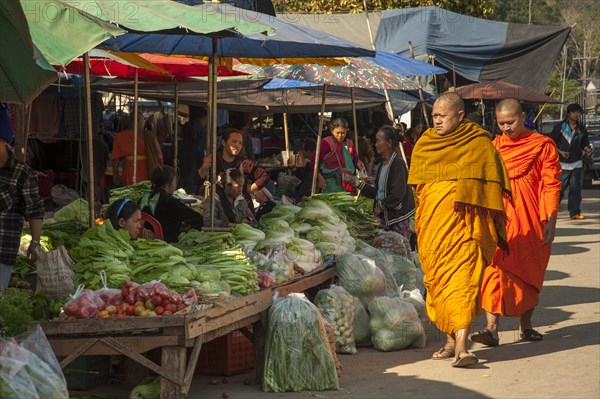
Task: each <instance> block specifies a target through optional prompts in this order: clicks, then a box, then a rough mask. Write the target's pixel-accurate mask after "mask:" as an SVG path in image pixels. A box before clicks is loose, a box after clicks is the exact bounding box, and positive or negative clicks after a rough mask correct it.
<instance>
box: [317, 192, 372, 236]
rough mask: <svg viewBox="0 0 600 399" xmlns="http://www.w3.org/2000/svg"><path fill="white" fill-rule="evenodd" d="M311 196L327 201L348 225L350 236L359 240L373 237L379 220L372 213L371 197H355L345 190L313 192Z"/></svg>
mask: <svg viewBox="0 0 600 399" xmlns="http://www.w3.org/2000/svg"><path fill="white" fill-rule="evenodd" d="M312 198H314V199H318V200H321V201H324V202H326V203H328V204H329V205H330V206H331V208H333V209H334V210H335V213H336V214H337V215H338V217H339V218H340V219H341V220H342V221H344V222H345V223H346V224H347V225H348V231H349V232H350V235H352V237H354V238H356V239H361V240H371V239H372V238H373V237H374V235H375V230H377V228H378V225H379V220H378V219H377V218H376V217H375V216H373V214H372V211H373V200H372V199H369V198H366V197H364V196H362V197H358V198H356V197H353V196H352V195H351V194H350V193H347V192H340V193H329V194H315V195H313V196H312Z"/></svg>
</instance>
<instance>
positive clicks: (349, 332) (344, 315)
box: [314, 285, 356, 354]
mask: <svg viewBox="0 0 600 399" xmlns="http://www.w3.org/2000/svg"><path fill="white" fill-rule="evenodd" d="M353 301H354V300H353V297H352V295H350V293H348V291H346V290H345V289H344V288H343V287H340V286H336V285H332V286H331V287H329V288H327V289H324V290H320V291H319V292H317V295H316V296H315V299H314V303H315V305H317V307H318V308H319V310H320V311H321V314H322V315H323V317H325V319H326V320H328V321H329V322H330V323H331V324H332V325H333V328H334V334H335V351H336V352H337V353H350V354H355V353H356V346H355V341H354V332H353V329H354V302H353Z"/></svg>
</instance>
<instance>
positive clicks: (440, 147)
mask: <svg viewBox="0 0 600 399" xmlns="http://www.w3.org/2000/svg"><path fill="white" fill-rule="evenodd" d="M464 115H465V112H464V103H463V100H462V98H460V96H459V95H458V94H456V93H445V94H443V95H441V96H440V97H439V98H438V99H437V100H436V102H435V104H434V106H433V123H434V128H431V129H428V130H426V131H425V132H424V133H423V135H422V136H421V138H420V139H419V141H418V142H417V144H416V146H415V148H414V150H413V154H412V160H411V165H410V172H409V177H408V183H409V184H411V185H415V186H416V193H417V199H418V207H417V211H416V232H417V237H418V247H419V259H420V261H421V266H422V268H423V272H424V273H425V278H424V284H425V287H426V289H427V300H426V307H427V313H428V315H429V318H430V319H431V320H432V321H433V323H434V324H435V325H436V326H437V327H438V328H439V329H440V330H441V331H442V332H444V333H445V334H446V344H445V345H444V347H442V348H440V349H439V350H438V351H436V352H435V353H434V354H433V356H432V358H433V359H449V358H454V362H453V363H452V366H454V367H466V366H470V365H473V364H476V363H477V362H478V359H477V357H476V356H475V355H474V354H472V353H470V352H469V351H468V348H467V341H468V333H469V329H470V327H471V325H472V323H473V320H474V318H475V316H476V314H477V313H480V306H479V293H480V290H481V278H482V276H483V271H484V269H485V267H486V266H487V265H489V264H490V263H491V261H492V257H493V256H494V253H495V252H496V247H497V246H500V247H502V248H504V249H506V228H505V220H506V216H505V213H504V203H503V196H509V195H510V181H509V179H508V172H507V171H506V169H505V167H504V163H503V162H502V159H501V158H500V156H499V154H498V152H497V151H496V149H495V148H494V146H493V145H492V140H491V135H490V133H489V132H487V131H485V130H483V129H482V128H481V127H480V126H479V125H477V124H475V123H473V122H471V121H469V120H466V119H464Z"/></svg>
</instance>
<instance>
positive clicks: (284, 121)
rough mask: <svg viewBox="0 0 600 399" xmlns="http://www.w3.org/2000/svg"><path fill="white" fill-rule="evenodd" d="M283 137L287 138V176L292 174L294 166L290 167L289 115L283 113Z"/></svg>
mask: <svg viewBox="0 0 600 399" xmlns="http://www.w3.org/2000/svg"><path fill="white" fill-rule="evenodd" d="M283 135H284V137H285V156H286V158H287V160H285V166H286V169H287V174H288V175H291V174H292V165H290V159H291V158H290V136H289V132H288V121H287V113H286V112H284V113H283Z"/></svg>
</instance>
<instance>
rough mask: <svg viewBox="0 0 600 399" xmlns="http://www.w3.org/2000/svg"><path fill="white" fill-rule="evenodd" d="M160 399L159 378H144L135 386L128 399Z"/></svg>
mask: <svg viewBox="0 0 600 399" xmlns="http://www.w3.org/2000/svg"><path fill="white" fill-rule="evenodd" d="M158 398H160V376H159V375H157V376H156V377H146V378H144V379H143V380H142V381H141V382H140V383H139V384H138V385H136V386H135V387H134V388H133V389H132V390H131V393H130V394H129V399H158Z"/></svg>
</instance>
